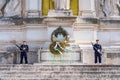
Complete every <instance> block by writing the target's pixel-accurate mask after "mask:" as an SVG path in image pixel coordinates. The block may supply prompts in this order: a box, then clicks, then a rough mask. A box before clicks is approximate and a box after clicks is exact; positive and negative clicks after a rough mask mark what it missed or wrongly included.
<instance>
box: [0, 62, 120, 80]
mask: <svg viewBox="0 0 120 80" xmlns="http://www.w3.org/2000/svg"><path fill="white" fill-rule="evenodd" d="M0 80H120V65H42V64H39V65H32V64H28V65H21V64H20V65H19V64H17V65H13V64H11V65H10V64H9V65H7V64H6V65H0Z"/></svg>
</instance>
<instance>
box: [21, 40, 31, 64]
mask: <svg viewBox="0 0 120 80" xmlns="http://www.w3.org/2000/svg"><path fill="white" fill-rule="evenodd" d="M20 51H21V54H20V64H23V58H24V60H25V64H27V63H28V60H27V52H28V51H29V47H28V45H27V43H26V41H23V44H22V45H21V46H20Z"/></svg>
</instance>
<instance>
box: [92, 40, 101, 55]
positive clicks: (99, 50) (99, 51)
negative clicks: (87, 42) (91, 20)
mask: <svg viewBox="0 0 120 80" xmlns="http://www.w3.org/2000/svg"><path fill="white" fill-rule="evenodd" d="M91 44H92V46H93V48H94V49H95V50H96V51H97V52H98V53H99V54H100V55H102V52H101V51H100V50H99V49H97V48H96V47H95V46H94V44H93V43H92V42H91Z"/></svg>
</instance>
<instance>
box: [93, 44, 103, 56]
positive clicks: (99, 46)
mask: <svg viewBox="0 0 120 80" xmlns="http://www.w3.org/2000/svg"><path fill="white" fill-rule="evenodd" d="M93 49H94V51H95V53H98V54H99V52H98V50H100V51H101V50H102V47H101V45H100V44H94V45H93Z"/></svg>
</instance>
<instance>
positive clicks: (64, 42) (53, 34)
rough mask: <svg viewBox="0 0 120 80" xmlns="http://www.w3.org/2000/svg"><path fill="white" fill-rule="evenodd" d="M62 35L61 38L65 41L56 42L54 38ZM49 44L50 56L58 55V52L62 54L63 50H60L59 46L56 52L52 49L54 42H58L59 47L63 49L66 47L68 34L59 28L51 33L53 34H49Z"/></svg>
mask: <svg viewBox="0 0 120 80" xmlns="http://www.w3.org/2000/svg"><path fill="white" fill-rule="evenodd" d="M59 34H60V35H62V36H63V37H65V40H56V39H55V38H57V37H58V35H59ZM51 41H52V42H51V44H50V52H51V53H52V54H55V55H59V54H60V53H59V51H60V52H62V53H64V50H63V49H61V48H60V47H59V46H57V49H58V50H59V51H57V50H55V49H54V47H55V45H56V42H59V44H60V46H61V47H62V48H65V47H66V46H67V45H68V41H69V34H68V33H67V32H66V31H65V30H64V29H63V28H62V27H61V26H60V27H59V28H57V29H56V30H54V31H53V33H52V34H51Z"/></svg>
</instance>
